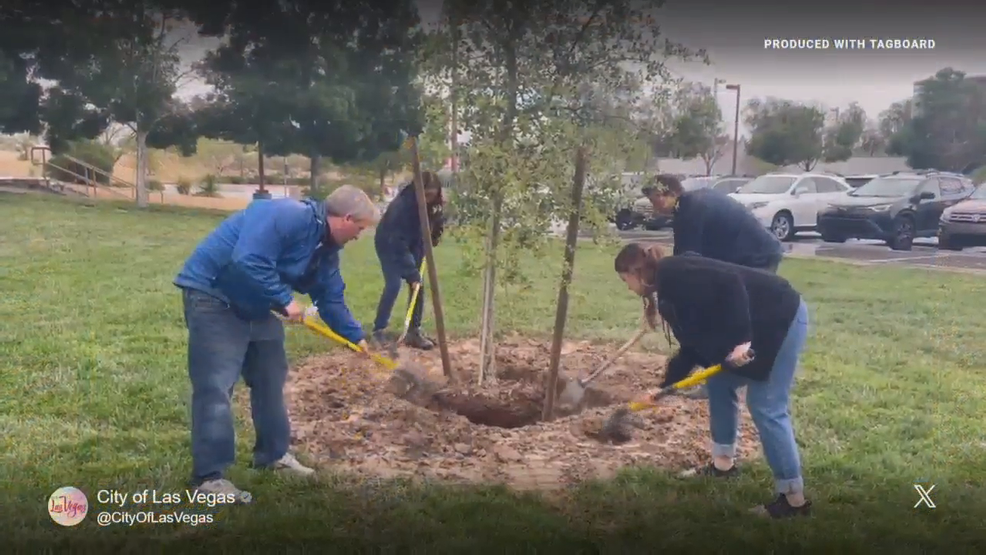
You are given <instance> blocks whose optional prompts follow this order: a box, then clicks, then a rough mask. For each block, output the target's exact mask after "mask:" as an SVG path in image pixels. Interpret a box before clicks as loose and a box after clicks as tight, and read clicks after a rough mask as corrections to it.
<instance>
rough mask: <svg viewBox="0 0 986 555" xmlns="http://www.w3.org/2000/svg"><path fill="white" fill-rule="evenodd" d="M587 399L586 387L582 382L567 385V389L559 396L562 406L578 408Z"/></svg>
mask: <svg viewBox="0 0 986 555" xmlns="http://www.w3.org/2000/svg"><path fill="white" fill-rule="evenodd" d="M583 397H585V386H584V385H582V381H581V380H577V379H576V380H572V381H570V382H568V383H567V384H565V389H563V390H562V392H561V395H559V396H558V401H559V403H560V404H562V405H567V406H573V407H574V406H577V405H578V404H579V403H581V402H582V398H583Z"/></svg>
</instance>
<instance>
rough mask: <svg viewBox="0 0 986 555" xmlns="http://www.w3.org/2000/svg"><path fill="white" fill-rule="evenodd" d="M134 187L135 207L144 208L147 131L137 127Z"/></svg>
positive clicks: (145, 198) (145, 203)
mask: <svg viewBox="0 0 986 555" xmlns="http://www.w3.org/2000/svg"><path fill="white" fill-rule="evenodd" d="M134 187H135V192H134V196H136V197H137V207H138V208H146V207H147V203H148V201H149V198H148V195H147V131H144V130H143V129H140V128H139V127H138V128H137V179H136V180H135V183H134Z"/></svg>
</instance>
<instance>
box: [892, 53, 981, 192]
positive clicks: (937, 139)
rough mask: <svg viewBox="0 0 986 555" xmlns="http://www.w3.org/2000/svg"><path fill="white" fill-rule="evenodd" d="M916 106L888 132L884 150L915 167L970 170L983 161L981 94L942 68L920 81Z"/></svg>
mask: <svg viewBox="0 0 986 555" xmlns="http://www.w3.org/2000/svg"><path fill="white" fill-rule="evenodd" d="M916 100H917V105H918V106H920V111H918V113H916V114H912V117H911V119H910V120H908V121H907V122H905V123H904V124H903V126H902V127H901V128H900V129H899V130H898V131H897V132H896V133H895V134H894V135H893V136H892V137H891V140H890V147H889V150H888V151H889V152H890V153H891V154H895V155H898V156H906V157H907V163H908V165H910V166H911V167H912V168H916V169H932V168H933V169H938V170H946V171H956V172H971V171H973V170H974V169H976V168H978V167H980V166H982V165H983V164H986V103H984V101H986V95H984V94H983V91H982V89H981V88H980V87H979V86H977V85H976V83H973V82H971V81H968V80H967V79H966V78H965V73H963V72H961V71H955V70H953V69H951V68H945V69H943V70H941V71H939V72H938V73H936V74H935V76H934V77H932V78H930V79H926V80H924V81H922V82H921V90H920V92H919V94H918V96H917V98H916Z"/></svg>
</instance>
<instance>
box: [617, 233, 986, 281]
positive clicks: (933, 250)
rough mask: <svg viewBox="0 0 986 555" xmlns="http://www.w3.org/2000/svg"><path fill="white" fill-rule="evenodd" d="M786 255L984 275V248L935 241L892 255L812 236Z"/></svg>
mask: <svg viewBox="0 0 986 555" xmlns="http://www.w3.org/2000/svg"><path fill="white" fill-rule="evenodd" d="M620 237H622V238H623V239H624V240H625V241H655V242H659V243H667V244H671V243H672V242H673V239H672V236H671V232H670V230H662V231H639V230H635V231H621V232H620ZM784 246H785V247H786V248H787V250H788V252H790V253H791V254H793V255H797V256H819V257H826V258H844V259H848V260H854V261H857V262H865V263H868V264H892V265H897V266H909V267H914V268H957V269H964V270H976V271H983V272H986V248H971V249H965V250H963V251H961V252H954V251H939V250H938V248H937V241H936V240H934V239H918V240H915V242H914V248H913V250H911V251H894V250H891V249H890V248H889V247H887V245H886V244H885V243H882V242H879V241H865V240H849V241H846V242H845V243H843V244H837V243H825V242H823V241H822V240H821V238H820V237H819V236H818V235H816V234H813V233H805V234H804V235H800V234H799V235H798V236H797V238H795V240H794V241H791V242H788V243H784Z"/></svg>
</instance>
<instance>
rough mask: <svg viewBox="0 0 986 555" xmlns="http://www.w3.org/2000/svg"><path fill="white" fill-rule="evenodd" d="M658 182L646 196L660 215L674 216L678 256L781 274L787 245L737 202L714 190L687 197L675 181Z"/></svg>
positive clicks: (664, 176) (663, 177)
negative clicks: (694, 255)
mask: <svg viewBox="0 0 986 555" xmlns="http://www.w3.org/2000/svg"><path fill="white" fill-rule="evenodd" d="M654 182H655V185H652V186H648V187H645V188H644V189H643V192H644V194H645V195H647V198H649V199H650V201H651V204H652V205H653V206H654V210H655V212H657V213H659V214H663V215H670V216H672V218H673V221H672V223H671V228H672V231H673V232H674V254H681V253H683V252H689V251H690V252H695V253H698V254H701V255H702V256H704V257H707V258H715V259H716V260H722V261H724V262H732V263H733V264H739V265H741V266H747V267H750V268H760V269H763V270H767V271H770V272H775V273H776V272H777V268H778V266H780V264H781V260H782V258H783V256H784V248H783V246H782V245H781V242H780V241H779V240H778V239H777V237H775V236H774V235H773V234H772V233H770V231H768V230H767V229H766V228H764V227H763V226H762V225H760V222H758V221H757V219H756V217H754V216H753V214H751V213H750V211H749V210H747V209H746V207H745V206H743V205H742V204H740V203H739V202H738V201H737V200H735V199H733V198H731V197H729V196H728V195H725V194H723V193H722V192H720V191H716V190H714V189H697V190H694V191H685V190H684V188H683V187H682V185H681V181H679V180H678V178H677V177H675V176H673V175H667V174H662V175H658V176H656V177H655V178H654Z"/></svg>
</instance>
